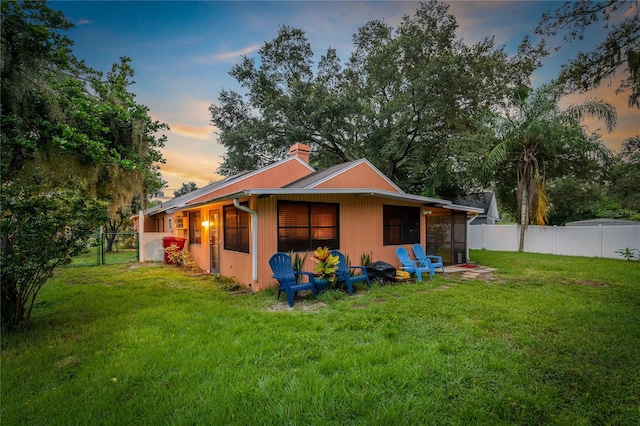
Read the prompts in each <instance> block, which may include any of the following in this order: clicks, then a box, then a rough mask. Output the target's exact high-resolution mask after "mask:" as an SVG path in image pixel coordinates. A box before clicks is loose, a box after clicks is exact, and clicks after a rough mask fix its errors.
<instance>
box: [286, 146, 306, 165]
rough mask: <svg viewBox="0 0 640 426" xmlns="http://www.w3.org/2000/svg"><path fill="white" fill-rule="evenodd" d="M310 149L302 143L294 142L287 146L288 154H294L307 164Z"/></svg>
mask: <svg viewBox="0 0 640 426" xmlns="http://www.w3.org/2000/svg"><path fill="white" fill-rule="evenodd" d="M310 152H311V149H310V148H309V146H308V145H305V144H303V143H294V144H293V145H291V148H289V155H295V156H297V157H298V158H299V159H301V160H302V161H304V162H305V163H307V164H309V153H310Z"/></svg>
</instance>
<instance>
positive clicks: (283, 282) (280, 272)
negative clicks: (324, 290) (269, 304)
mask: <svg viewBox="0 0 640 426" xmlns="http://www.w3.org/2000/svg"><path fill="white" fill-rule="evenodd" d="M269 266H271V270H272V271H273V278H275V279H276V280H278V283H279V285H280V287H279V288H278V300H280V293H282V292H283V291H284V292H285V293H287V300H288V301H289V306H291V307H293V296H294V295H295V294H296V293H297V292H299V291H302V290H311V293H313V298H314V299H315V298H316V286H315V284H314V282H313V274H312V273H311V272H302V271H294V270H293V263H291V257H289V255H288V254H287V253H280V252H278V253H276V254H274V255H273V256H271V258H270V259H269ZM297 275H306V276H307V282H304V283H298V282H296V276H297Z"/></svg>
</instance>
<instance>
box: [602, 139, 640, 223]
mask: <svg viewBox="0 0 640 426" xmlns="http://www.w3.org/2000/svg"><path fill="white" fill-rule="evenodd" d="M638 182H640V136H634V137H631V138H628V139H625V140H624V141H623V142H622V150H621V151H620V153H619V154H618V155H617V156H616V161H615V164H614V166H613V167H612V170H611V184H610V187H609V193H610V194H611V196H612V197H613V198H614V199H615V200H617V201H618V202H620V204H621V205H622V208H623V209H627V210H630V211H635V213H636V214H640V192H639V191H638Z"/></svg>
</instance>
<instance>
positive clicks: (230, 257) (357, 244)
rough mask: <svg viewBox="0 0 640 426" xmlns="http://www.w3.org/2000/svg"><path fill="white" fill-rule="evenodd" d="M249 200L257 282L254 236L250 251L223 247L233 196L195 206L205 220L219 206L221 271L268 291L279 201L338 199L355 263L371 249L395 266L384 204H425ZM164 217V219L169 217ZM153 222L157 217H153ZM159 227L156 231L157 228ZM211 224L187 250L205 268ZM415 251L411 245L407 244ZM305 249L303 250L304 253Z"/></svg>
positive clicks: (355, 198) (365, 199)
mask: <svg viewBox="0 0 640 426" xmlns="http://www.w3.org/2000/svg"><path fill="white" fill-rule="evenodd" d="M247 200H248V201H249V207H250V208H251V209H253V210H256V211H257V212H258V230H259V238H258V247H257V249H258V281H257V282H254V281H252V253H253V250H254V247H253V245H252V244H253V243H252V240H250V244H249V245H250V247H249V253H239V252H234V251H229V250H224V232H223V229H224V224H223V220H224V218H223V216H222V212H223V206H225V205H231V204H233V203H232V202H231V201H230V200H229V201H225V202H223V203H216V204H209V205H205V206H202V207H198V208H196V209H192V210H190V211H196V210H198V211H200V216H201V220H203V221H204V220H207V219H208V217H209V211H210V210H213V209H215V208H218V209H219V210H220V214H221V221H220V228H219V232H218V235H219V239H220V242H219V247H220V265H219V272H220V274H222V275H225V276H233V277H235V279H236V280H237V281H238V282H240V283H242V284H245V285H248V284H249V283H251V284H252V287H253V289H254V290H258V291H259V290H264V289H267V288H270V287H274V286H277V282H276V281H275V280H273V279H272V278H271V275H272V272H271V268H270V267H269V258H270V257H271V256H272V255H273V254H274V253H276V251H277V250H278V235H277V201H278V200H291V201H310V202H326V203H338V204H339V205H340V207H339V221H340V222H339V223H340V247H339V249H340V251H341V252H342V253H344V254H345V255H347V256H349V258H350V259H351V263H352V264H353V265H359V264H360V257H361V255H362V254H363V253H369V254H370V255H371V260H372V261H376V260H382V261H384V262H387V263H389V264H391V265H394V266H399V265H398V260H397V257H396V254H395V252H396V248H397V247H398V246H397V245H391V246H383V244H382V243H383V241H382V237H383V235H382V206H383V205H385V204H388V205H404V206H412V207H422V205H421V204H420V203H403V202H399V201H397V200H391V199H383V198H380V197H373V196H367V195H353V194H341V195H335V194H334V195H315V196H278V197H265V198H259V197H256V196H254V197H251V198H244V199H240V200H239V201H240V202H243V201H247ZM428 210H431V211H432V213H433V214H446V215H449V214H450V211H448V210H445V209H438V208H434V207H428ZM166 219H167V218H166V217H165V219H164V220H165V221H166ZM151 222H152V221H151ZM425 223H426V221H425V220H424V216H422V217H421V221H420V242H421V243H423V244H424V241H425V240H426V226H425ZM152 232H155V231H152ZM210 232H211V229H210V228H205V227H202V228H201V243H200V244H190V243H188V242H187V245H186V246H187V249H188V250H189V252H190V253H191V256H192V258H193V260H194V261H195V262H196V263H197V264H198V266H199V267H201V268H202V269H204V270H207V271H208V270H209V268H210V247H209V238H210ZM172 235H173V236H176V237H181V238H187V239H188V238H189V231H188V230H187V229H185V230H174V231H173V233H172ZM404 247H405V248H406V249H407V250H408V251H409V253H411V252H412V251H411V244H408V245H404ZM304 254H305V253H300V255H301V256H302V257H304ZM313 267H314V263H313V259H312V256H311V253H310V252H309V253H308V255H307V258H306V262H305V264H304V266H303V269H304V270H306V271H313Z"/></svg>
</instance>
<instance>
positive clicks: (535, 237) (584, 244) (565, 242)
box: [467, 225, 640, 259]
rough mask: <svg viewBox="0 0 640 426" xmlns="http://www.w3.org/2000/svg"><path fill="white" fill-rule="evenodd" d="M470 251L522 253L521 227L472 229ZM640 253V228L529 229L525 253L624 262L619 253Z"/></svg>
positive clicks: (499, 226)
mask: <svg viewBox="0 0 640 426" xmlns="http://www.w3.org/2000/svg"><path fill="white" fill-rule="evenodd" d="M468 231H469V232H468V234H467V235H468V243H469V248H470V249H486V250H497V251H518V238H519V236H520V227H519V225H471V226H469V227H468ZM625 248H630V249H640V226H637V225H636V226H634V225H630V226H627V225H623V226H602V225H597V226H533V225H532V226H529V227H528V228H527V232H526V233H525V238H524V251H525V252H529V253H550V254H560V255H566V256H587V257H608V258H612V259H622V257H621V256H620V254H618V253H616V250H621V249H622V250H624V249H625Z"/></svg>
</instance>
